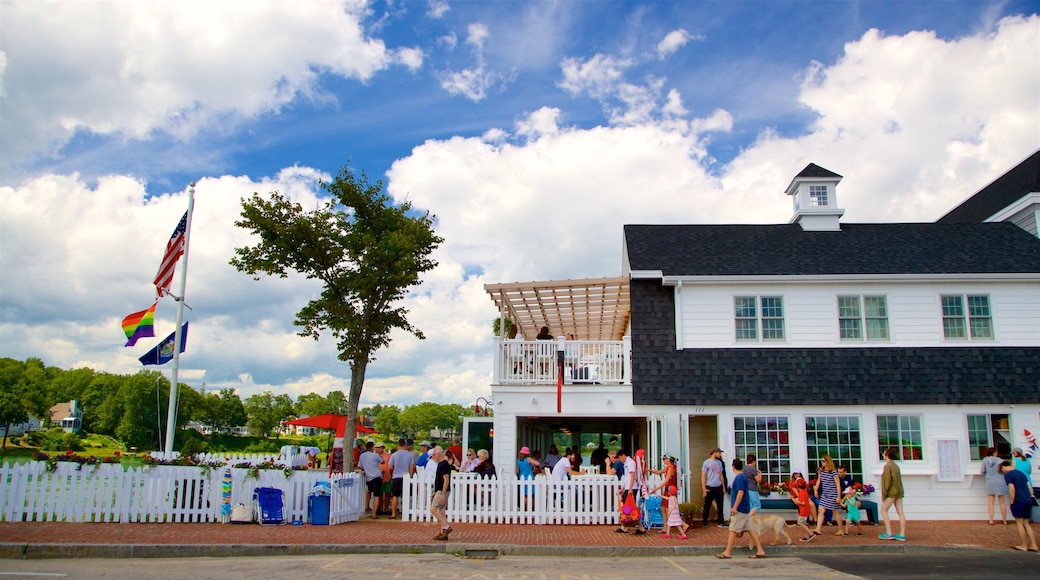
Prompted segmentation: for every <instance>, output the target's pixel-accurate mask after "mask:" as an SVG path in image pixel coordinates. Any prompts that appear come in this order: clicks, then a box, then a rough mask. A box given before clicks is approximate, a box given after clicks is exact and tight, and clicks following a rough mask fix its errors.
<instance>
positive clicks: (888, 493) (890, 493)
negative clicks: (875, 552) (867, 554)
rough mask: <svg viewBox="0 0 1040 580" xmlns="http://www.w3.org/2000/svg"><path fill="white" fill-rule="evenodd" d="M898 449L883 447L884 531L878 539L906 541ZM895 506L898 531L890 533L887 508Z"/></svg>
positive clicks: (882, 491)
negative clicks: (897, 460)
mask: <svg viewBox="0 0 1040 580" xmlns="http://www.w3.org/2000/svg"><path fill="white" fill-rule="evenodd" d="M898 453H899V451H898V450H897V449H896V448H895V447H889V448H888V449H885V469H884V470H883V471H882V472H881V517H882V519H884V520H885V532H884V533H883V534H881V535H879V536H878V539H879V540H896V541H898V542H905V541H906V516H905V515H903V474H902V473H900V472H899V466H898V465H896V461H895V460H896V456H897V455H898ZM892 506H895V508H896V515H898V516H899V533H898V534H895V535H892V521H891V520H890V519H889V517H888V510H889V508H891V507H892Z"/></svg>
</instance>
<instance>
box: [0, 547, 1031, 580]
mask: <svg viewBox="0 0 1040 580" xmlns="http://www.w3.org/2000/svg"><path fill="white" fill-rule="evenodd" d="M741 556H742V557H739V558H738V557H734V559H733V560H729V561H726V562H723V561H720V560H716V559H715V558H712V557H704V556H699V557H657V558H637V557H629V558H625V557H598V558H597V557H585V558H567V557H562V558H548V557H533V556H505V557H501V558H497V559H470V558H463V557H460V556H456V555H448V554H424V555H412V554H404V555H402V554H397V555H346V556H289V557H282V556H273V557H263V558H155V559H118V560H105V559H93V558H87V559H78V560H0V580H7V579H8V578H12V579H13V578H25V579H35V580H46V579H48V578H75V579H80V578H82V579H90V578H134V579H140V580H159V579H180V578H183V579H198V580H207V579H213V580H235V579H249V580H255V579H257V578H323V579H326V578H365V579H367V580H390V579H394V580H397V579H401V580H441V579H454V580H489V579H501V580H525V579H530V580H535V579H537V580H576V579H583V580H596V579H600V578H609V579H612V580H618V579H627V578H631V579H638V580H647V579H663V580H670V579H679V578H711V579H718V578H799V579H809V580H811V579H814V578H820V579H841V578H856V577H861V578H879V579H880V578H893V577H898V578H943V579H944V580H945V579H951V578H978V577H983V578H985V577H993V576H998V575H999V577H1000V578H1001V579H1002V580H1004V579H1009V578H1031V579H1032V578H1035V571H1036V569H1037V565H1040V556H1038V555H1037V554H1016V553H1011V552H1010V551H1009V552H1008V553H1006V554H999V555H997V554H993V553H990V554H963V553H950V554H938V555H936V554H893V555H873V554H849V555H836V556H823V555H820V556H808V555H807V556H802V557H797V558H796V557H776V558H768V559H766V560H750V559H748V558H746V557H743V554H742V555H741ZM1016 574H1017V575H1016Z"/></svg>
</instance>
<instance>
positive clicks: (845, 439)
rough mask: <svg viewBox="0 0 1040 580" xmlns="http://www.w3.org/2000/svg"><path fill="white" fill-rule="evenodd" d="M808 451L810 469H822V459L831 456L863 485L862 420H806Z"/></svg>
mask: <svg viewBox="0 0 1040 580" xmlns="http://www.w3.org/2000/svg"><path fill="white" fill-rule="evenodd" d="M805 451H806V456H807V457H808V459H809V465H810V466H814V465H819V463H820V458H821V457H823V456H824V455H830V456H831V458H832V459H834V463H835V464H837V465H838V466H840V467H844V468H845V470H846V471H847V472H848V473H849V474H850V475H852V477H853V479H855V480H856V481H859V482H862V481H863V454H862V448H861V447H860V428H859V417H848V416H841V417H806V418H805Z"/></svg>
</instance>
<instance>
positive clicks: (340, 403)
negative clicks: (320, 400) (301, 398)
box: [325, 391, 347, 415]
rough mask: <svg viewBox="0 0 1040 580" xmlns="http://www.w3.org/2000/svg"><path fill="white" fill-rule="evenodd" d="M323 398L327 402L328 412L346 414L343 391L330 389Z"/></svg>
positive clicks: (345, 399)
mask: <svg viewBox="0 0 1040 580" xmlns="http://www.w3.org/2000/svg"><path fill="white" fill-rule="evenodd" d="M325 400H326V401H328V402H329V412H330V413H335V414H337V415H346V414H347V396H346V395H344V394H343V391H332V392H330V393H329V394H328V395H326V396H325Z"/></svg>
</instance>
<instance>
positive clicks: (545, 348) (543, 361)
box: [493, 337, 632, 385]
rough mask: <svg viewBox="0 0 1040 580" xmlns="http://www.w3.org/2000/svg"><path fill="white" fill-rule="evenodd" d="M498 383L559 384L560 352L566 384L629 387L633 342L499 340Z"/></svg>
mask: <svg viewBox="0 0 1040 580" xmlns="http://www.w3.org/2000/svg"><path fill="white" fill-rule="evenodd" d="M494 348H495V372H494V379H493V380H494V384H497V385H541V384H556V382H557V376H558V375H559V370H560V366H559V353H560V352H562V353H563V382H564V384H567V385H580V384H609V385H623V384H629V383H630V381H631V379H630V377H631V376H632V362H631V354H632V343H631V342H630V341H629V339H628V337H625V338H624V339H622V340H563V339H559V340H501V339H495V342H494Z"/></svg>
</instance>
